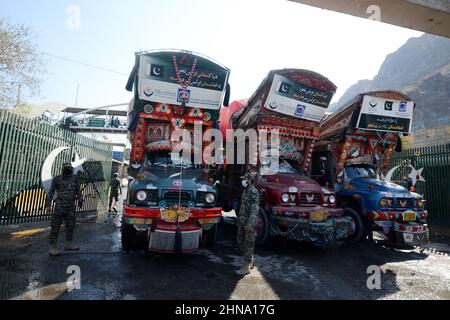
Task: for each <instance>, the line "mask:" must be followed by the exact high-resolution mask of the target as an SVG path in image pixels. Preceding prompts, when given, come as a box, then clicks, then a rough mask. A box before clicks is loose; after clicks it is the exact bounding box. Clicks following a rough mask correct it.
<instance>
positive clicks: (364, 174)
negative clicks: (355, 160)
mask: <svg viewBox="0 0 450 320" xmlns="http://www.w3.org/2000/svg"><path fill="white" fill-rule="evenodd" d="M345 173H346V174H347V177H348V178H349V179H350V180H351V179H354V178H374V179H378V173H377V171H376V170H375V169H374V168H373V167H371V166H365V165H360V166H348V167H346V168H345Z"/></svg>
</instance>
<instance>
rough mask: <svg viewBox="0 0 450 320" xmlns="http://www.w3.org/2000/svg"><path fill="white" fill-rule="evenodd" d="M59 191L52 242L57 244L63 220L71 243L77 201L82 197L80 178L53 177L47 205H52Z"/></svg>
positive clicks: (68, 241) (52, 224) (67, 239)
mask: <svg viewBox="0 0 450 320" xmlns="http://www.w3.org/2000/svg"><path fill="white" fill-rule="evenodd" d="M55 191H56V192H57V197H56V200H55V204H56V205H55V212H54V213H53V217H52V220H51V223H50V226H51V230H50V244H51V245H56V242H57V241H58V234H59V229H60V227H61V224H62V223H63V221H64V222H65V226H66V243H71V242H72V238H73V231H74V229H75V221H76V217H75V208H76V205H75V201H76V200H78V201H79V203H80V202H81V201H82V199H81V190H80V180H79V179H78V177H76V176H75V175H73V174H71V175H60V176H57V177H56V178H54V179H53V182H52V186H51V188H50V192H49V193H48V195H47V199H46V207H50V205H51V202H52V199H53V195H54V194H55Z"/></svg>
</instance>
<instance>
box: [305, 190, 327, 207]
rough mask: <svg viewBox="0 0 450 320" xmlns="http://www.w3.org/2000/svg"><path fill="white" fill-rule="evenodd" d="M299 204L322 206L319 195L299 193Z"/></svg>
mask: <svg viewBox="0 0 450 320" xmlns="http://www.w3.org/2000/svg"><path fill="white" fill-rule="evenodd" d="M300 203H301V204H302V205H322V197H321V196H320V193H307V192H302V193H300Z"/></svg>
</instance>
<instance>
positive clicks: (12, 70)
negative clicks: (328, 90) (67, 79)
mask: <svg viewBox="0 0 450 320" xmlns="http://www.w3.org/2000/svg"><path fill="white" fill-rule="evenodd" d="M33 36H34V35H33V32H32V30H31V29H30V28H29V27H27V26H24V25H21V24H11V23H9V22H8V21H6V20H5V19H1V18H0V108H12V107H15V106H18V105H19V104H21V102H23V100H24V99H26V98H27V97H32V96H35V95H37V94H39V90H40V86H41V83H42V79H41V78H40V76H41V75H42V74H43V72H44V71H45V66H44V63H43V59H42V55H41V54H40V53H39V52H38V51H37V49H36V47H35V46H34V43H33Z"/></svg>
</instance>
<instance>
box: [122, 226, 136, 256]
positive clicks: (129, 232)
mask: <svg viewBox="0 0 450 320" xmlns="http://www.w3.org/2000/svg"><path fill="white" fill-rule="evenodd" d="M121 233H122V248H123V250H125V251H130V250H134V249H135V248H136V229H135V228H134V227H133V225H131V224H127V223H124V222H122V228H121Z"/></svg>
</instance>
